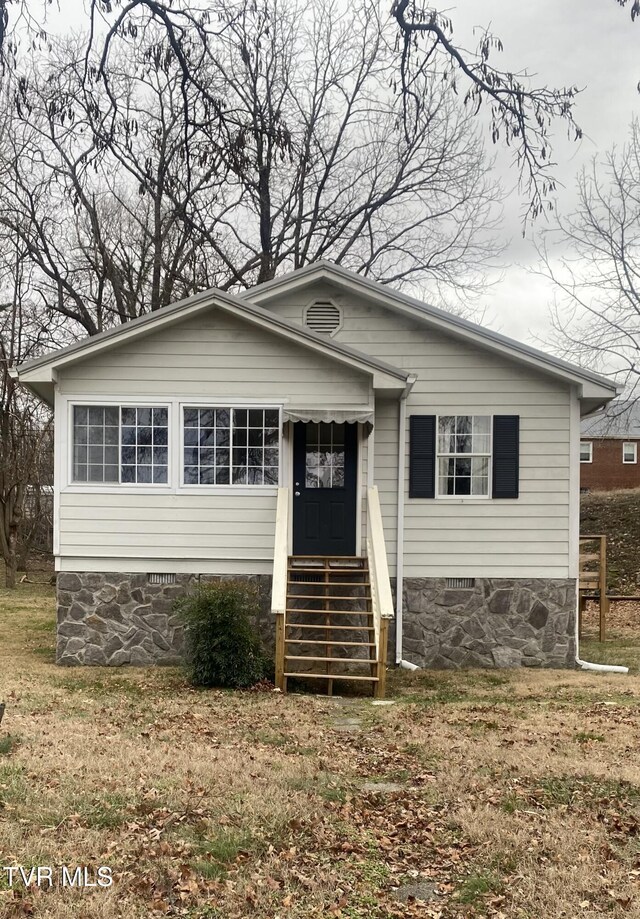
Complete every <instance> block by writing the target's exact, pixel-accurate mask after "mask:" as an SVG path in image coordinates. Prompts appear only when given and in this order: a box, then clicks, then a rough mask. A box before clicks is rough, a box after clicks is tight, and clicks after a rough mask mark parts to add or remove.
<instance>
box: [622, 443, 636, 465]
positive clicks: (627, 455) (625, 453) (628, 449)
mask: <svg viewBox="0 0 640 919" xmlns="http://www.w3.org/2000/svg"><path fill="white" fill-rule="evenodd" d="M637 461H638V445H637V444H636V443H633V442H631V443H624V444H623V445H622V462H623V463H636V462H637Z"/></svg>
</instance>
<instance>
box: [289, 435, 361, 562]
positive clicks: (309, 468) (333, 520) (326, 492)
mask: <svg viewBox="0 0 640 919" xmlns="http://www.w3.org/2000/svg"><path fill="white" fill-rule="evenodd" d="M357 478H358V432H357V425H355V424H337V423H336V422H330V423H320V424H316V423H315V422H308V423H304V422H297V423H296V424H295V425H294V432H293V553H294V555H355V552H356V507H357Z"/></svg>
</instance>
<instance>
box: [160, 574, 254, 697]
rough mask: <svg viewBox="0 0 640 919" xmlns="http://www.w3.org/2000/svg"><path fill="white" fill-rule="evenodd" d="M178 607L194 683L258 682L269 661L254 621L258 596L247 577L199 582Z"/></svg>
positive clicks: (241, 684) (235, 686)
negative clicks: (238, 579) (266, 659)
mask: <svg viewBox="0 0 640 919" xmlns="http://www.w3.org/2000/svg"><path fill="white" fill-rule="evenodd" d="M176 609H177V611H178V613H179V614H180V617H181V619H182V621H183V623H184V626H185V652H186V664H187V669H188V672H189V679H190V681H191V683H192V684H193V685H194V686H225V687H230V688H232V689H238V688H241V687H246V686H253V684H254V683H257V682H258V680H260V679H262V678H263V676H264V675H265V660H264V656H263V654H262V648H261V645H260V639H259V637H258V635H257V634H256V631H255V628H254V626H253V622H252V620H253V619H254V617H255V616H256V614H257V612H258V595H257V593H256V591H255V590H254V589H253V588H252V587H251V586H250V585H249V584H247V583H246V582H245V581H233V580H224V581H212V582H210V583H207V584H202V585H201V586H199V587H197V588H196V589H195V590H194V591H193V593H190V594H189V595H188V596H186V597H185V598H184V599H182V600H179V601H178V603H177V604H176Z"/></svg>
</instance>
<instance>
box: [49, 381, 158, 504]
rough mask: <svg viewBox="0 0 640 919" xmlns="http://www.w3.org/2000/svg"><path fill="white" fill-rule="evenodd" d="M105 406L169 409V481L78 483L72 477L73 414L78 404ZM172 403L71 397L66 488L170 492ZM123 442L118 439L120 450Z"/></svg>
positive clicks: (80, 405) (141, 399)
mask: <svg viewBox="0 0 640 919" xmlns="http://www.w3.org/2000/svg"><path fill="white" fill-rule="evenodd" d="M85 405H88V406H104V407H105V408H134V407H135V408H166V410H167V447H168V453H167V481H166V482H122V481H118V482H76V481H75V479H74V478H73V448H74V442H73V433H74V431H73V413H74V409H75V408H76V407H82V406H85ZM172 420H173V419H172V411H171V402H170V401H168V400H167V399H144V398H140V399H118V400H114V399H96V398H93V399H77V398H75V397H74V398H73V400H70V401H69V403H68V406H67V437H66V444H67V450H68V455H67V462H66V467H67V480H66V485H67V489H69V490H70V489H72V490H74V491H113V490H114V489H116V490H117V489H120V488H122V489H126V490H127V491H131V490H132V489H140V490H142V491H143V492H147V491H149V490H151V491H167V490H168V489H170V487H171V459H172V457H171V438H172V436H173V425H172ZM118 429H119V430H120V431H121V430H122V415H120V420H119V425H118ZM121 447H122V443H121V442H120V441H119V442H118V451H120V450H121ZM118 475H119V476H121V475H122V454H121V453H119V456H118Z"/></svg>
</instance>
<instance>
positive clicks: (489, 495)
mask: <svg viewBox="0 0 640 919" xmlns="http://www.w3.org/2000/svg"><path fill="white" fill-rule="evenodd" d="M444 414H445V413H444V412H442V413H441V414H439V415H436V445H435V446H436V462H435V477H436V487H435V496H436V498H437V499H438V500H439V501H464V502H465V503H468V502H469V501H490V500H491V498H492V488H493V415H488V414H487V413H486V412H458V411H456V412H454V413H451V412H447V413H446V414H447V415H451V414H454V416H455V417H459V416H463V415H464V416H468V417H470V418H473V417H476V418H488V419H489V453H468V454H466V456H486V457H488V459H489V472H488V476H489V481H488V487H487V494H486V495H443V494H441V492H440V476H439V474H438V469H439V466H440V463H439V460H440V457H441V456H462V455H463V454H461V453H457V454H453V453H440V452H439V450H438V430H439V426H440V418H441V417H443V416H444Z"/></svg>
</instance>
